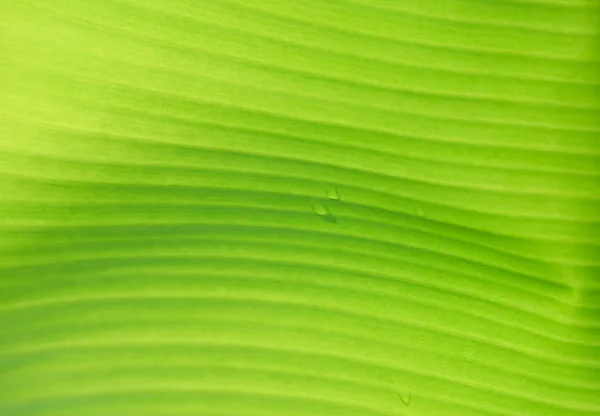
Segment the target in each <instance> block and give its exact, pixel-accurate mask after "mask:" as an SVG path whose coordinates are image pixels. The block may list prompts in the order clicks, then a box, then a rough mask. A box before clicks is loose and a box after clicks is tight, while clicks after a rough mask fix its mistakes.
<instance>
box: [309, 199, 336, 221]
mask: <svg viewBox="0 0 600 416" xmlns="http://www.w3.org/2000/svg"><path fill="white" fill-rule="evenodd" d="M312 209H313V212H314V213H315V214H317V215H318V216H320V217H321V218H323V219H324V220H325V221H327V222H331V223H336V222H337V220H336V219H335V217H334V216H333V214H332V213H331V211H330V210H329V208H327V206H326V205H324V204H322V203H320V202H313V204H312Z"/></svg>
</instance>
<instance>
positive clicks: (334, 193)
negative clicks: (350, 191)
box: [327, 187, 340, 201]
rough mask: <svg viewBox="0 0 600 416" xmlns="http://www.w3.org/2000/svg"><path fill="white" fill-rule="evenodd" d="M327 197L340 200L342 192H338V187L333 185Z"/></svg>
mask: <svg viewBox="0 0 600 416" xmlns="http://www.w3.org/2000/svg"><path fill="white" fill-rule="evenodd" d="M327 198H329V199H331V200H332V201H339V200H340V194H339V193H338V190H337V188H335V187H332V188H329V189H327Z"/></svg>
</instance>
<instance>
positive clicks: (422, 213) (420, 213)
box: [417, 204, 425, 217]
mask: <svg viewBox="0 0 600 416" xmlns="http://www.w3.org/2000/svg"><path fill="white" fill-rule="evenodd" d="M417 215H418V216H419V217H424V216H425V210H423V205H421V204H417Z"/></svg>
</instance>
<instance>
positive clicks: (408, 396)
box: [398, 391, 412, 406]
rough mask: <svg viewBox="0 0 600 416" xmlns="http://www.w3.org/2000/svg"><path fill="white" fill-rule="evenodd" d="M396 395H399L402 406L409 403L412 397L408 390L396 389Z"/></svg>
mask: <svg viewBox="0 0 600 416" xmlns="http://www.w3.org/2000/svg"><path fill="white" fill-rule="evenodd" d="M398 396H399V397H400V400H402V404H403V405H404V406H408V405H410V399H411V398H412V393H411V392H410V391H403V392H402V391H398Z"/></svg>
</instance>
